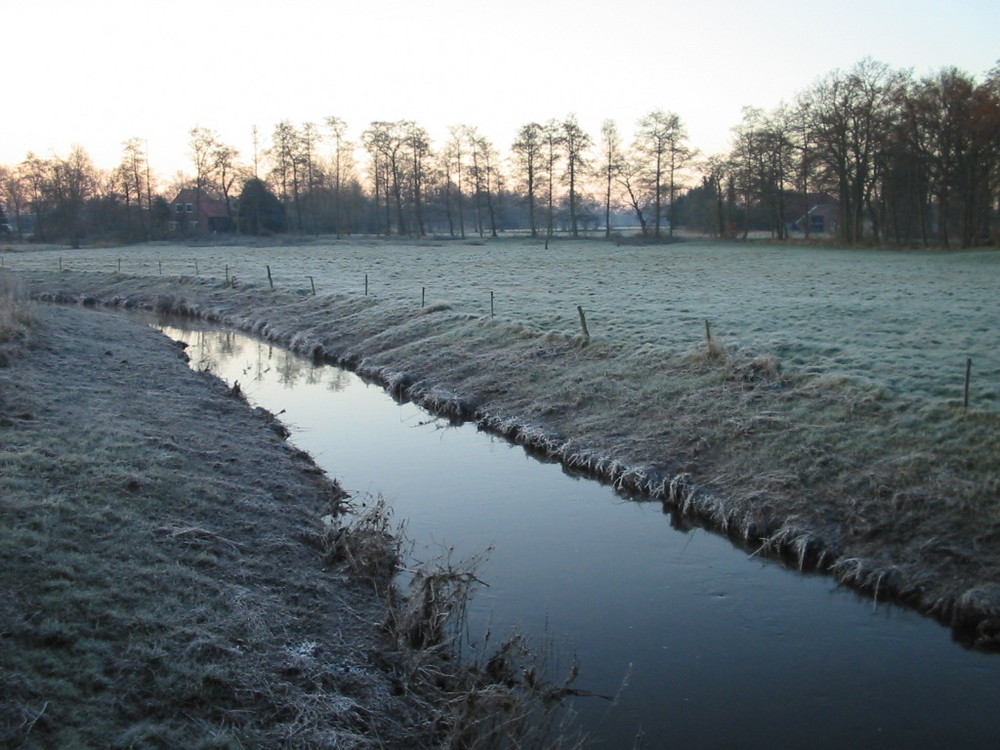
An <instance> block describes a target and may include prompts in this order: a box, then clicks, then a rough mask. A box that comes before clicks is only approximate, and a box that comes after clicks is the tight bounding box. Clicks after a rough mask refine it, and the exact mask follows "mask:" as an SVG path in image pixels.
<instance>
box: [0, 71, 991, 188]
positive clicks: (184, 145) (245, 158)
mask: <svg viewBox="0 0 1000 750" xmlns="http://www.w3.org/2000/svg"><path fill="white" fill-rule="evenodd" d="M872 59H874V60H876V61H877V62H884V61H881V60H878V58H872ZM858 62H860V60H858V61H855V64H857V63H858ZM998 65H1000V60H998V61H997V62H996V64H995V65H993V66H990V67H989V68H987V69H986V70H984V71H982V72H980V73H976V72H973V71H968V70H964V69H962V68H959V66H953V65H950V64H944V65H941V66H939V67H937V68H934V69H931V70H928V71H926V72H925V73H923V74H917V73H914V76H915V77H916V78H921V77H924V76H927V75H933V74H935V73H937V72H939V71H941V70H944V69H947V68H951V67H956V68H959V70H962V72H964V73H967V74H969V75H971V76H973V77H974V78H975V79H976V80H977V81H980V82H981V81H982V80H983V79H984V78H985V76H986V75H987V74H989V73H990V71H991V70H992V69H993V68H994V67H996V66H998ZM850 67H853V65H852V66H847V67H846V68H843V69H832V70H830V71H827V72H826V73H824V74H821V75H819V76H817V77H816V79H815V81H819V80H822V79H823V78H824V77H826V76H827V75H831V74H835V73H837V72H842V71H844V70H849V69H850ZM890 67H891V66H890ZM815 81H814V82H815ZM803 90H804V89H803ZM800 93H802V90H799V91H796V92H794V94H793V95H790V96H788V97H786V98H783V99H781V100H780V101H779V103H778V104H777V105H775V106H774V107H761V106H759V105H757V104H754V103H747V104H745V105H743V106H742V107H741V109H742V108H743V107H758V108H760V109H761V110H763V111H765V112H766V113H770V112H771V111H772V110H774V109H776V108H777V107H778V106H781V105H782V104H793V103H794V100H795V97H797V96H798V95H799V94H800ZM653 109H656V108H651V109H650V110H648V111H645V112H642V113H641V114H640V115H638V116H637V117H636V119H635V121H634V122H631V123H627V122H623V121H622V120H619V119H616V118H614V117H605V118H601V119H600V120H599V121H598V122H597V123H596V125H595V126H593V127H587V125H586V124H585V123H583V122H581V126H583V129H584V130H585V131H586V132H587V134H588V135H590V136H591V137H592V138H593V140H594V144H595V145H596V144H597V143H598V141H599V138H600V128H601V125H602V123H603V122H604V121H605V120H608V119H611V120H614V121H615V122H616V124H617V125H618V127H619V130H620V132H621V134H622V137H623V139H624V140H625V141H626V142H627V141H629V139H630V138H631V136H632V135H633V133H634V129H635V126H636V124H637V122H638V120H639V119H641V117H644V116H645V115H647V114H649V112H651V111H653ZM677 114H678V115H679V116H680V118H681V121H682V123H683V124H684V126H685V129H686V130H687V132H688V136H689V137H688V140H687V144H688V146H689V147H691V148H692V149H693V150H695V151H696V152H697V153H698V154H699V155H700V156H710V155H714V154H725V153H728V151H729V150H730V148H731V145H732V144H731V137H732V130H733V128H735V127H736V126H737V125H739V123H740V119H739V118H738V119H736V120H734V121H733V122H732V123H730V124H729V125H728V126H727V128H726V132H727V134H726V137H725V138H726V141H725V144H724V146H723V147H721V148H715V149H711V150H709V149H705V148H703V147H702V146H701V145H700V144H699V143H698V142H697V141H696V139H695V136H694V135H693V134H692V133H691V127H690V125H689V124H688V122H687V120H686V119H685V117H684V114H683V113H681V112H677ZM327 116H337V115H336V113H330V114H329V115H327ZM327 116H324V117H320V118H317V119H315V120H307V121H303V122H295V121H292V124H293V125H294V126H296V127H301V126H302V125H304V124H305V123H306V122H312V123H313V124H315V125H316V126H317V127H318V128H319V130H320V131H321V133H323V135H324V141H323V142H322V144H321V146H320V148H319V149H318V152H319V155H320V157H321V158H326V157H327V156H328V155H329V154H330V152H331V151H332V143H330V142H329V141H327V140H326V139H325V136H326V134H327V128H326V126H325V123H324V121H325V119H326V117H327ZM570 116H576V113H575V112H566V113H563V114H562V115H558V114H553V115H552V116H550V117H545V118H533V119H528V120H525V121H524V122H522V123H520V124H518V125H515V126H512V127H513V130H512V131H511V133H510V134H509V137H508V138H507V139H506V140H498V139H497V138H496V137H495V136H493V135H492V134H490V133H488V132H487V131H486V130H485V128H483V127H481V126H479V125H478V124H477V123H475V122H469V121H464V122H461V123H452V124H449V125H446V126H444V128H443V132H438V133H434V132H431V131H430V129H429V128H428V133H429V135H430V137H431V147H432V150H433V149H436V148H437V147H439V146H440V145H442V144H443V143H444V142H446V141H447V139H448V138H449V137H450V129H451V128H453V127H459V126H465V125H468V126H472V127H475V128H477V129H479V131H480V132H481V133H482V134H483V135H486V136H487V137H488V138H490V139H491V141H492V142H493V145H494V146H495V147H496V148H497V149H498V150H499V151H501V153H506V152H509V150H510V145H511V144H512V143H513V142H514V140H515V139H516V137H517V131H518V130H519V129H520V128H521V127H522V126H523V125H527V124H528V123H530V122H537V123H540V124H542V125H544V124H545V123H547V122H549V121H552V120H555V121H562V120H565V119H566V118H567V117H570ZM285 120H289V118H279V119H278V120H276V121H275V122H273V123H269V124H267V125H262V124H261V123H251V124H248V125H247V126H246V128H245V130H246V134H245V136H244V140H245V144H244V143H242V142H241V140H240V139H239V138H231V137H230V136H229V134H228V133H224V132H221V131H218V130H216V129H215V128H212V127H211V126H209V125H205V124H202V123H196V124H192V125H191V126H189V127H187V128H186V129H184V130H183V132H182V133H181V134H180V136H178V137H172V138H171V139H170V142H176V141H178V140H179V141H180V142H181V143H180V148H181V149H182V153H181V154H180V155H179V156H178V155H177V154H173V156H172V157H171V160H170V163H171V166H170V167H168V168H166V169H164V168H162V167H161V166H160V163H159V162H158V159H157V150H158V149H157V143H156V142H153V141H150V140H148V139H145V138H143V137H142V136H140V135H133V136H129V138H138V139H139V140H140V141H141V142H143V144H144V145H145V150H146V155H147V158H148V160H149V163H150V168H151V170H152V171H153V173H154V174H155V175H156V176H157V177H158V178H159V180H158V183H159V185H160V187H161V188H166V187H167V186H168V185H170V184H172V183H174V182H176V181H177V178H178V173H183V174H184V176H185V177H186V178H189V177H190V176H191V174H190V171H189V170H190V166H191V164H190V162H191V160H190V158H189V156H188V154H187V152H188V150H189V149H188V141H189V139H190V136H189V134H190V131H191V130H192V129H194V128H196V127H205V128H207V129H209V130H213V131H215V132H216V133H217V135H218V136H219V140H220V142H222V143H224V144H226V145H229V146H232V147H233V148H236V150H237V151H238V152H239V159H238V161H239V163H240V164H241V165H244V166H246V167H247V168H250V167H251V166H252V163H253V146H252V144H253V134H252V133H253V128H254V127H255V126H256V127H257V130H258V132H257V137H258V139H259V143H258V148H259V154H258V156H259V158H260V159H261V160H264V161H266V158H267V157H266V150H267V148H268V146H269V145H270V140H271V134H272V133H273V131H274V128H275V126H277V125H278V123H280V122H283V121H285ZM396 120H401V121H412V122H415V123H416V124H417V125H420V126H423V125H424V124H423V123H422V122H420V121H419V120H416V119H414V118H412V117H398V118H371V119H365V120H364V121H363V122H361V123H359V124H355V123H351V122H347V123H346V124H347V140H348V141H351V142H353V143H354V145H355V146H356V150H357V152H358V153H360V154H363V153H364V151H363V149H362V147H361V144H360V136H361V133H362V132H363V131H364V130H365V129H367V128H368V127H369V126H370V125H371V124H372V123H374V122H379V121H396ZM125 140H128V138H126V139H123V140H122V142H121V143H119V144H118V146H117V153H115V149H114V148H97V149H95V148H93V146H92V144H88V143H85V142H82V141H80V140H78V139H73V140H71V141H70V142H69V143H68V144H67V146H66V148H65V149H62V150H57V149H54V148H50V149H49V150H48V151H42V150H40V149H35V148H27V149H25V151H24V153H23V154H22V155H21V157H20V158H18V159H16V160H14V161H7V162H4V161H0V165H2V166H16V165H17V164H20V163H21V162H22V161H24V159H25V158H26V157H27V156H28V154H29V153H30V154H34V155H35V156H37V157H39V158H41V159H48V158H51V157H53V156H56V157H62V156H65V155H66V154H67V153H68V152H69V151H70V150H72V149H73V148H75V147H76V146H81V147H82V148H83V149H84V151H86V153H87V154H88V155H89V156H90V157H91V159H92V161H93V163H94V166H95V167H96V168H97V169H99V170H111V169H114V168H115V167H117V166H118V165H119V164H120V163H121V159H122V151H123V144H124V142H125ZM176 149H177V144H176V143H175V145H174V150H176ZM102 154H104V155H105V157H104V159H102V158H101V155H102ZM109 160H110V161H109ZM260 176H261V178H262V179H265V178H266V176H267V175H266V174H263V175H260ZM359 177H363V175H359Z"/></svg>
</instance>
